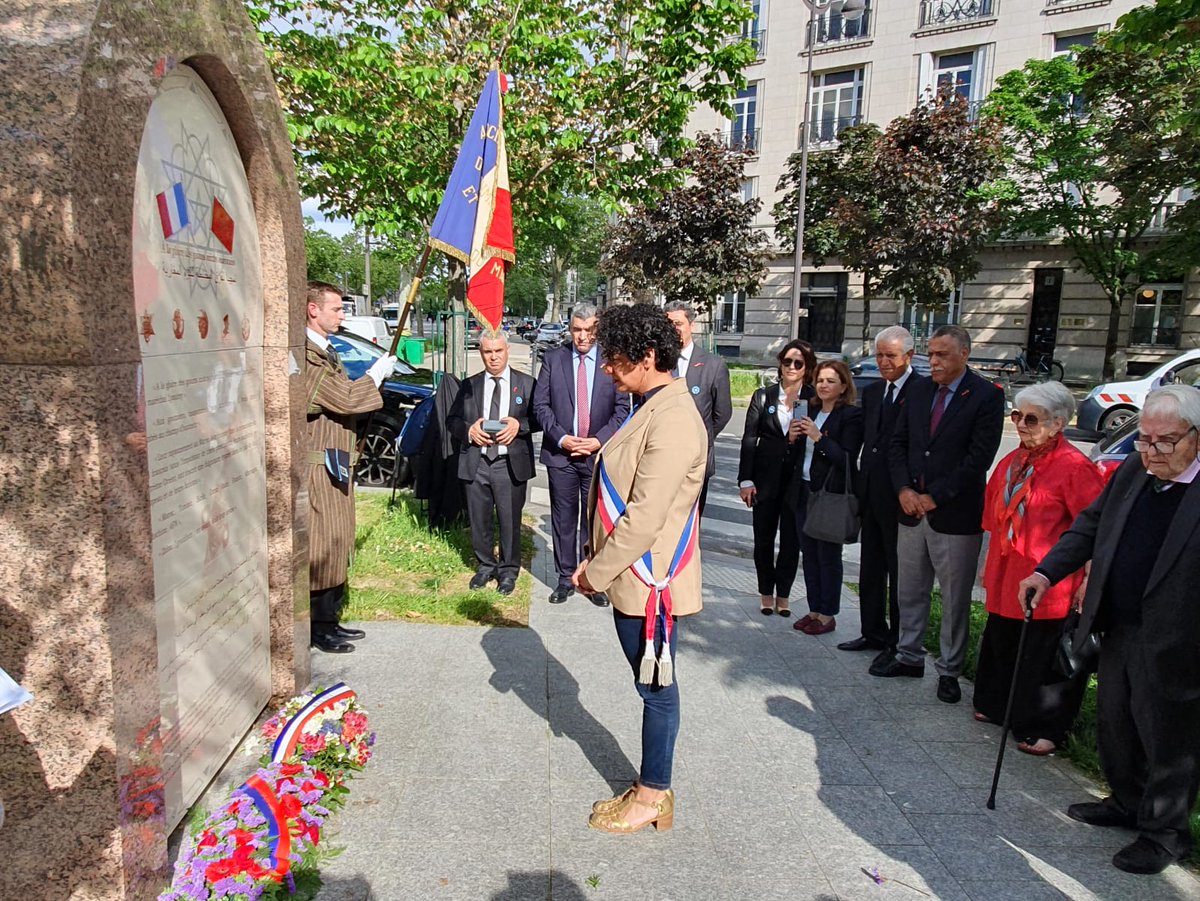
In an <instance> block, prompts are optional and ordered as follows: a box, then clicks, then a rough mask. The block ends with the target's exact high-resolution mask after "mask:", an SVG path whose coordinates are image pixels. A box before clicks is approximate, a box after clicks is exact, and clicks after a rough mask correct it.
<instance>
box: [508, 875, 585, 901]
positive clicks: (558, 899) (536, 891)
mask: <svg viewBox="0 0 1200 901" xmlns="http://www.w3.org/2000/svg"><path fill="white" fill-rule="evenodd" d="M505 875H506V876H507V877H508V884H507V885H506V886H505V887H504V888H502V889H501V890H500V891H498V892H496V893H495V894H493V895H492V896H491V899H490V901H546V899H550V898H553V899H554V901H584V899H585V898H586V897H587V896H586V895H585V894H584V893H583V889H581V888H580V887H579V886H578V885H576V884H575V883H574V882H573V881H572V880H571V878H570V877H569V876H564V875H563V874H562V873H553V874H551V873H550V871H548V870H535V871H533V872H525V871H522V870H518V871H516V872H513V871H512V870H510V871H509V872H508V873H506V874H505ZM551 879H553V885H552V884H551Z"/></svg>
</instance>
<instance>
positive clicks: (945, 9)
mask: <svg viewBox="0 0 1200 901" xmlns="http://www.w3.org/2000/svg"><path fill="white" fill-rule="evenodd" d="M994 8H995V0H921V23H920V27H921V28H932V27H934V26H937V25H957V24H959V23H960V22H972V21H974V20H976V19H986V18H988V17H990V16H991V15H992V11H993V9H994Z"/></svg>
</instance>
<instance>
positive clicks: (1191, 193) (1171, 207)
mask: <svg viewBox="0 0 1200 901" xmlns="http://www.w3.org/2000/svg"><path fill="white" fill-rule="evenodd" d="M1195 196H1196V191H1195V189H1194V188H1176V189H1175V190H1174V191H1172V192H1171V193H1170V194H1168V195H1167V199H1166V200H1164V201H1163V202H1162V203H1161V204H1159V207H1158V209H1157V210H1155V212H1154V218H1153V219H1151V220H1150V228H1152V229H1156V230H1159V231H1161V230H1163V229H1167V228H1170V227H1171V217H1172V216H1174V215H1175V214H1176V213H1177V212H1179V209H1180V207H1182V206H1183V205H1184V204H1185V203H1187V202H1189V201H1190V200H1192V198H1194V197H1195Z"/></svg>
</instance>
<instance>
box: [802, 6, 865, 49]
mask: <svg viewBox="0 0 1200 901" xmlns="http://www.w3.org/2000/svg"><path fill="white" fill-rule="evenodd" d="M815 26H816V27H814V28H813V31H812V34H810V35H809V36H808V41H806V45H807V46H809V47H812V46H814V45H815V46H816V48H817V49H818V50H820V49H822V48H826V47H830V46H833V45H836V44H844V43H848V42H850V41H860V40H862V39H863V38H867V37H870V35H871V7H870V6H868V7H867V8H866V9H865V10H863V14H862V17H861V18H858V19H847V18H844V17H843V16H842V14H841V13H835V12H833V11H830V12H827V13H825V14H824V15H823V16H821V17H820V18H819V19H817V21H816V23H815Z"/></svg>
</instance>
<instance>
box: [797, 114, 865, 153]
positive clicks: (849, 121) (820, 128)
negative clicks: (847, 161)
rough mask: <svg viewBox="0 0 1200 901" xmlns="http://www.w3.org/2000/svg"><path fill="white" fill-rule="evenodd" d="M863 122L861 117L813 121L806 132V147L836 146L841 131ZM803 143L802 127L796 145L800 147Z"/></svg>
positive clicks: (841, 117)
mask: <svg viewBox="0 0 1200 901" xmlns="http://www.w3.org/2000/svg"><path fill="white" fill-rule="evenodd" d="M862 122H863V118H862V116H859V115H854V116H840V117H838V118H836V119H834V118H832V117H831V118H822V119H813V120H812V122H811V123H809V126H810V127H809V130H808V146H809V147H822V146H829V145H831V144H836V143H837V142H838V137H839V136H840V135H841V133H842V132H843V131H845V130H846V129H847V128H849V127H850V126H851V125H861V124H862ZM803 143H804V126H803V125H801V126H800V135H799V137H798V138H797V145H796V146H802V145H803Z"/></svg>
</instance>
